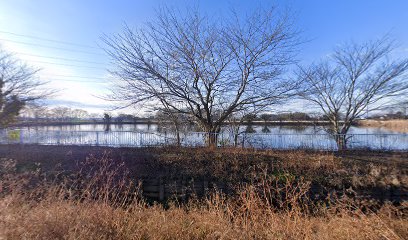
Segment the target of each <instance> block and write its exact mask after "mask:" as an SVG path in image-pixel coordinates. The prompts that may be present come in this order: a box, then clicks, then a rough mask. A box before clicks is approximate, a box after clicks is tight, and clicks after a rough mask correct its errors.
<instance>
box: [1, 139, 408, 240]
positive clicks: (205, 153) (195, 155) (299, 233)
mask: <svg viewBox="0 0 408 240" xmlns="http://www.w3.org/2000/svg"><path fill="white" fill-rule="evenodd" d="M28 152H29V153H31V154H27V153H28ZM360 155H361V153H356V152H348V153H346V154H341V155H339V154H334V153H329V152H305V151H287V152H285V151H254V150H241V149H167V148H166V149H163V148H161V149H108V148H87V147H69V146H67V147H52V146H48V147H47V146H25V147H20V146H0V156H1V157H2V158H1V164H0V166H1V168H0V189H1V194H0V216H1V217H0V219H1V220H0V238H4V239H22V238H23V239H249V238H257V239H406V238H407V237H408V231H407V229H408V224H407V222H408V221H407V215H406V213H407V209H408V205H407V201H406V200H407V199H406V198H404V195H403V196H402V199H400V200H398V201H396V200H392V199H391V200H392V201H387V200H386V199H377V200H375V199H373V198H371V197H364V195H363V194H362V193H363V192H367V190H370V189H371V190H372V189H376V191H386V190H387V189H391V188H393V189H395V190H398V191H400V192H404V191H406V190H407V186H408V179H407V165H406V160H407V159H408V154H407V153H398V154H396V153H380V152H366V153H364V155H367V156H368V157H366V158H364V157H361V156H360ZM153 176H154V177H157V176H160V177H161V178H162V179H174V178H178V177H180V176H183V177H184V178H186V179H193V178H194V179H199V178H204V177H205V178H206V179H210V180H211V179H212V180H214V181H215V180H216V181H223V182H225V183H226V185H228V188H225V190H224V191H223V192H221V191H220V190H219V189H217V188H212V189H210V190H209V191H208V192H207V194H206V195H205V196H202V197H195V196H194V195H191V196H190V198H189V199H185V200H180V199H176V198H173V199H168V200H167V201H164V202H153V201H152V200H150V199H146V198H145V197H143V192H142V191H141V190H142V187H141V184H142V181H141V180H143V179H146V178H151V177H153ZM316 185H318V186H320V187H321V189H324V191H323V192H318V193H315V192H314V193H313V194H312V193H311V189H313V186H316ZM316 194H320V195H321V196H320V197H316V196H315V195H316Z"/></svg>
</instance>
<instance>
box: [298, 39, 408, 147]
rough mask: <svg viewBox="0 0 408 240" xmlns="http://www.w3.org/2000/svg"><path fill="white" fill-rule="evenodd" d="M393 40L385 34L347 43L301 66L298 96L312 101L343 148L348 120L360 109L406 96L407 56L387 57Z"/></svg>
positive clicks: (348, 125) (392, 48)
mask: <svg viewBox="0 0 408 240" xmlns="http://www.w3.org/2000/svg"><path fill="white" fill-rule="evenodd" d="M394 49H395V44H394V42H393V41H391V40H390V39H389V38H388V37H384V38H381V39H379V40H376V41H369V42H365V43H362V44H357V43H353V42H351V43H347V44H344V45H342V46H341V47H338V48H337V49H336V50H335V51H334V54H333V55H332V56H331V57H330V58H328V59H326V60H324V61H322V62H321V63H318V64H312V65H311V66H309V67H308V68H301V70H300V74H299V75H300V78H301V79H302V80H304V88H303V91H302V92H301V94H300V95H301V96H302V97H303V98H304V99H306V100H308V101H310V102H312V103H314V104H316V105H317V106H318V107H319V108H320V109H321V110H322V111H323V113H324V114H325V116H326V117H327V118H328V119H329V120H330V122H331V128H330V130H331V132H332V133H334V134H336V135H337V136H341V137H339V138H338V143H339V147H341V148H345V147H346V141H347V137H343V136H345V134H347V133H348V131H349V129H350V127H351V126H352V124H353V123H354V122H355V121H356V119H358V118H359V117H361V116H362V114H364V112H365V111H364V110H365V109H366V108H369V109H370V110H378V109H381V108H384V107H385V106H387V105H388V104H391V103H393V102H394V103H395V101H396V100H397V99H398V98H400V97H406V96H407V95H406V94H407V89H408V83H407V75H406V74H407V72H408V59H403V60H391V54H392V52H393V50H394Z"/></svg>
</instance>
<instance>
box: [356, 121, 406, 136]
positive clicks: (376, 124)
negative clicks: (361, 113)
mask: <svg viewBox="0 0 408 240" xmlns="http://www.w3.org/2000/svg"><path fill="white" fill-rule="evenodd" d="M357 124H358V125H359V126H364V127H372V128H384V129H387V130H391V131H394V132H396V133H408V120H405V119H401V120H360V121H358V122H357Z"/></svg>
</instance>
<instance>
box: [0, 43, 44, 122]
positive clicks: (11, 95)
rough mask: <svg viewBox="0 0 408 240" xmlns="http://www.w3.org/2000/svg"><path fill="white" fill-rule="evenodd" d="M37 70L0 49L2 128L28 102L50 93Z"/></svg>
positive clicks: (0, 110) (13, 119)
mask: <svg viewBox="0 0 408 240" xmlns="http://www.w3.org/2000/svg"><path fill="white" fill-rule="evenodd" d="M36 72H37V70H35V69H32V68H30V67H28V66H27V65H25V64H23V63H21V62H20V61H18V60H16V59H15V58H13V56H11V55H10V54H8V53H6V52H4V51H3V50H1V49H0V128H4V127H7V126H8V125H9V124H11V123H13V122H14V121H15V119H16V117H17V116H18V114H19V112H20V110H21V109H23V108H24V106H25V105H26V104H27V103H31V102H34V101H36V100H39V99H42V98H44V97H46V96H48V95H49V94H50V92H47V91H45V90H43V89H41V88H42V86H43V85H44V83H43V82H41V81H39V80H38V79H37V78H36V77H35V74H36Z"/></svg>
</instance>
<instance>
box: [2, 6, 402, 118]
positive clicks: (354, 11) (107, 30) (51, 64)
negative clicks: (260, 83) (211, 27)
mask: <svg viewBox="0 0 408 240" xmlns="http://www.w3.org/2000/svg"><path fill="white" fill-rule="evenodd" d="M163 4H167V5H169V6H172V7H176V8H180V9H181V10H183V9H185V6H186V5H192V4H196V5H198V6H199V8H200V9H201V10H202V11H203V12H206V13H207V14H209V15H223V14H226V13H228V11H229V9H230V8H231V7H233V8H235V9H237V11H238V12H239V13H241V14H245V12H246V11H251V9H254V8H256V7H259V6H270V5H271V4H276V5H278V6H279V7H281V8H289V9H291V11H292V13H293V15H294V16H295V22H296V26H297V28H298V29H299V30H301V31H302V33H301V37H302V38H303V39H305V40H308V41H307V42H306V43H304V44H303V45H302V47H301V51H300V52H299V55H298V58H299V60H301V62H302V63H308V62H311V61H315V60H318V59H319V58H321V57H324V56H326V55H327V54H329V53H330V52H331V50H332V49H333V47H335V46H336V45H338V44H340V43H342V42H344V41H348V40H355V41H364V40H369V39H374V38H378V37H381V36H383V35H384V34H386V33H391V36H392V37H394V38H395V39H396V40H397V41H398V43H399V48H398V49H397V51H398V52H397V54H398V55H399V56H404V57H407V56H408V1H406V0H383V1H380V0H357V1H356V0H354V1H352V0H342V1H340V0H338V1H334V0H333V1H328V0H310V1H304V0H303V1H302V0H287V1H283V0H282V1H266V0H265V1H249V0H247V1H244V0H240V1H232V0H229V1H223V0H207V1H204V0H202V1H187V0H177V1H176V0H175V1H171V0H168V1H165V0H149V1H147V0H146V1H142V0H139V1H137V0H134V1H130V0H129V1H128V0H117V1H96V0H95V1H90V0H88V1H86V0H82V1H80V0H59V1H56V0H35V1H34V0H3V1H0V45H1V46H2V48H3V49H5V50H7V51H10V52H13V53H15V55H16V56H17V57H19V58H21V59H23V60H24V61H26V62H27V63H29V64H30V65H32V66H34V67H38V68H41V71H40V73H39V77H40V78H41V79H43V80H49V81H50V83H49V84H48V85H49V87H52V88H56V89H59V90H60V91H59V94H58V95H57V96H56V97H55V98H54V100H53V101H54V103H56V104H62V105H66V106H71V107H74V108H84V109H86V110H88V111H91V112H102V111H103V110H104V109H107V108H108V107H107V104H108V103H107V102H103V101H101V100H100V99H98V98H97V97H95V96H99V95H103V94H105V93H106V92H107V88H108V86H109V84H108V83H109V79H110V77H109V74H108V72H107V70H106V69H108V68H109V67H110V66H109V58H108V57H107V56H106V55H105V53H104V52H103V51H102V50H101V49H100V48H99V46H101V45H102V43H101V41H100V37H101V36H102V35H103V34H112V33H118V32H120V31H121V29H122V27H123V24H124V23H125V22H126V23H127V24H128V25H129V26H132V27H140V26H142V24H143V23H145V22H147V21H149V20H152V19H154V16H155V9H157V8H158V7H160V6H161V5H163ZM22 35H25V36H22ZM26 36H31V37H26ZM38 38H41V39H38ZM48 40H56V41H48ZM61 42H66V43H67V44H65V43H61ZM62 58H63V59H62ZM67 59H68V60H67ZM131 111H132V110H131Z"/></svg>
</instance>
